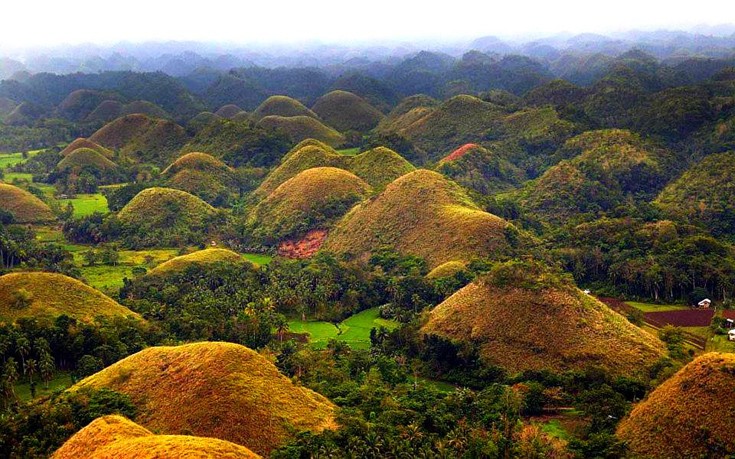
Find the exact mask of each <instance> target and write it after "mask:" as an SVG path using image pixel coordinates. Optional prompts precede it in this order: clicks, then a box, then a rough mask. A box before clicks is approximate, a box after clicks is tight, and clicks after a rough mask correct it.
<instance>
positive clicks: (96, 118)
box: [86, 100, 125, 123]
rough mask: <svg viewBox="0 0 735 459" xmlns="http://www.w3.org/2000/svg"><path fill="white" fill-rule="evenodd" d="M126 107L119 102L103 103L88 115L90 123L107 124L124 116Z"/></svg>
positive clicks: (107, 101) (87, 119)
mask: <svg viewBox="0 0 735 459" xmlns="http://www.w3.org/2000/svg"><path fill="white" fill-rule="evenodd" d="M124 110H125V105H123V103H122V102H119V101H117V100H105V101H102V102H101V103H100V104H99V105H98V106H97V107H96V108H95V109H94V110H92V112H91V113H90V114H89V115H87V118H86V121H87V122H89V123H100V122H101V123H107V122H109V121H112V120H114V119H115V118H120V117H121V116H123V114H124V113H123V112H124Z"/></svg>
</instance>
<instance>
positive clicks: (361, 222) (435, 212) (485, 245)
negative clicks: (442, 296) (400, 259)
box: [322, 169, 512, 268]
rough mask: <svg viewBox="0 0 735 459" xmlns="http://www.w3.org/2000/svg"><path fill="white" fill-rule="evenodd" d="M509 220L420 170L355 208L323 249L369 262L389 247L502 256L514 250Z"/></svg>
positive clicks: (434, 259) (453, 256) (433, 254)
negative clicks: (486, 210)
mask: <svg viewBox="0 0 735 459" xmlns="http://www.w3.org/2000/svg"><path fill="white" fill-rule="evenodd" d="M509 226H511V225H510V223H508V222H506V221H505V220H503V219H501V218H499V217H496V216H495V215H492V214H489V213H487V212H483V211H482V210H480V209H479V208H478V207H477V206H476V205H475V204H474V203H473V202H472V201H471V200H470V199H469V197H468V196H467V195H466V194H465V193H464V191H462V189H461V188H460V187H459V186H458V185H457V184H455V183H454V182H451V181H450V180H448V179H446V178H444V177H442V176H441V175H439V174H437V173H436V172H431V171H428V170H423V169H420V170H417V171H414V172H410V173H408V174H406V175H404V176H402V177H400V178H398V179H397V180H395V181H394V182H392V183H391V184H389V185H388V186H387V187H386V189H385V191H383V192H382V193H381V194H379V195H378V196H377V197H375V198H374V199H371V200H369V201H367V202H365V203H362V204H360V205H358V206H356V207H355V208H354V209H353V210H352V211H351V212H350V213H349V214H347V215H346V216H345V218H344V219H342V221H340V223H339V224H338V225H337V226H336V227H335V228H334V230H333V231H332V232H331V234H330V235H329V237H328V238H327V240H326V242H325V244H324V246H323V247H322V248H323V250H327V251H331V252H336V253H341V254H349V255H351V256H353V257H356V258H358V259H363V260H364V259H367V258H368V257H369V256H370V254H371V253H372V252H373V251H375V250H377V249H379V248H381V247H384V246H390V247H393V248H394V249H395V250H397V251H398V252H400V253H402V254H405V255H416V256H419V257H422V258H424V259H426V261H427V262H428V264H429V266H430V267H432V268H434V267H436V266H439V265H441V264H442V263H446V262H447V261H452V260H455V261H469V260H470V259H472V258H476V257H502V256H504V255H508V254H509V253H511V252H512V249H511V246H510V243H509V242H508V240H507V239H506V229H508V227H509Z"/></svg>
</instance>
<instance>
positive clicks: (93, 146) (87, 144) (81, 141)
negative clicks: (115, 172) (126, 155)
mask: <svg viewBox="0 0 735 459" xmlns="http://www.w3.org/2000/svg"><path fill="white" fill-rule="evenodd" d="M79 148H89V149H90V150H94V151H96V152H97V153H99V154H101V155H102V156H104V157H105V158H109V159H112V157H113V155H114V154H113V152H112V150H110V149H107V148H105V147H103V146H102V145H100V144H98V143H95V142H92V141H91V140H89V139H85V138H84V137H79V138H77V139H75V140H74V141H73V142H72V143H70V144H69V145H67V146H66V147H65V148H64V149H63V150H61V156H67V155H68V154H69V153H71V152H73V151H74V150H77V149H79Z"/></svg>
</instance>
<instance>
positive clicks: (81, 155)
mask: <svg viewBox="0 0 735 459" xmlns="http://www.w3.org/2000/svg"><path fill="white" fill-rule="evenodd" d="M83 167H92V168H95V169H98V170H100V171H109V170H113V169H117V164H115V163H114V162H113V161H111V160H109V159H107V158H106V157H105V156H104V155H102V154H101V153H100V152H98V151H97V150H93V149H91V148H77V149H76V150H74V151H72V152H71V153H69V154H68V155H66V156H65V157H64V158H63V159H62V160H61V161H59V163H58V164H57V165H56V169H57V170H60V171H64V170H68V169H81V168H83Z"/></svg>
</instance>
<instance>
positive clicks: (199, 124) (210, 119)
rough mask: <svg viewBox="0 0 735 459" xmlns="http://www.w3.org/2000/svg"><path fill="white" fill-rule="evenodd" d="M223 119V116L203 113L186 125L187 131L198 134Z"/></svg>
mask: <svg viewBox="0 0 735 459" xmlns="http://www.w3.org/2000/svg"><path fill="white" fill-rule="evenodd" d="M221 119H222V117H221V116H219V115H215V114H214V113H212V112H201V113H199V114H197V116H195V117H194V118H192V119H190V120H189V122H188V123H186V129H187V130H188V131H189V132H195V133H196V132H199V131H201V130H202V129H204V128H205V127H206V126H207V125H209V124H211V123H214V122H216V121H218V120H221Z"/></svg>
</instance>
